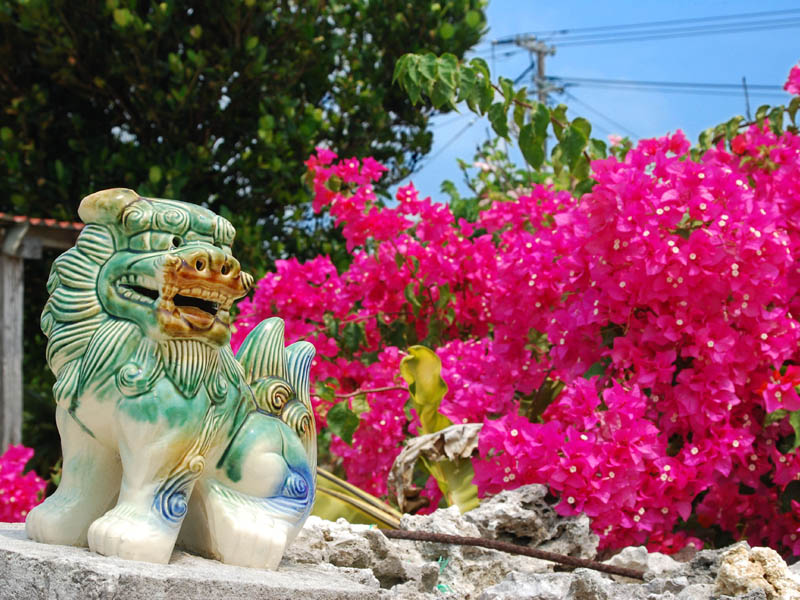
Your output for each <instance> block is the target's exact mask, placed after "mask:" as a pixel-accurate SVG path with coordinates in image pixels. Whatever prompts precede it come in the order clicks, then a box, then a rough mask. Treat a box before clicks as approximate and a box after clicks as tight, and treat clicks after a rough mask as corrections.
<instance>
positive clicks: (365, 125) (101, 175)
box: [0, 0, 485, 267]
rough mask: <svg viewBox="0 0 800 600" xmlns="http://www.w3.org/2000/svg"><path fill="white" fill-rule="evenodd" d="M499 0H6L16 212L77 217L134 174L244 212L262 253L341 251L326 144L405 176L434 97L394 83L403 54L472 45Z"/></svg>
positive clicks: (7, 193)
mask: <svg viewBox="0 0 800 600" xmlns="http://www.w3.org/2000/svg"><path fill="white" fill-rule="evenodd" d="M482 5H483V0H443V1H440V2H430V1H423V2H413V3H411V2H407V1H403V0H385V1H383V0H382V1H380V2H378V1H370V0H350V1H337V0H333V1H327V2H325V1H322V0H304V1H303V2H295V1H290V0H283V1H282V0H238V1H233V2H220V3H214V2H212V3H191V2H180V1H174V0H167V1H165V2H160V3H158V2H144V1H139V2H137V1H136V0H105V1H104V2H99V1H96V0H94V1H88V2H77V3H76V2H65V1H64V0H54V1H50V0H29V1H27V2H15V1H11V0H1V1H0V40H2V41H0V100H2V105H3V112H2V115H0V198H3V200H4V206H3V207H2V210H9V211H14V212H20V213H27V214H31V215H46V216H57V217H61V218H68V219H72V218H74V217H75V214H76V208H77V203H78V202H79V201H80V199H81V197H83V196H84V195H86V194H87V193H90V192H93V191H96V190H98V189H102V188H107V187H115V186H126V187H130V188H134V189H136V190H137V191H138V192H139V193H141V194H143V195H146V196H163V197H169V198H179V199H181V200H185V201H190V202H197V203H203V204H206V205H208V206H209V207H210V208H211V209H213V210H215V211H217V212H222V213H224V214H225V215H226V216H229V217H230V218H231V219H233V221H234V222H235V224H236V225H237V228H238V229H240V233H241V235H242V237H243V239H244V240H245V242H246V243H245V244H243V245H242V248H241V251H240V253H241V252H246V253H247V252H249V254H250V255H249V256H245V257H244V259H245V260H244V261H243V262H244V263H245V264H246V265H247V264H248V263H250V264H251V265H253V266H258V267H263V266H264V265H265V263H266V261H265V260H264V259H263V258H259V257H260V256H261V255H263V254H264V252H263V251H266V252H267V255H268V256H269V257H270V258H274V257H276V256H281V255H285V254H287V253H289V254H298V253H299V254H301V255H302V254H306V255H307V254H309V253H314V252H316V251H320V250H323V251H326V252H329V251H330V250H331V247H330V243H329V239H328V237H329V236H328V237H326V232H322V235H320V231H319V229H320V228H323V229H324V228H325V227H326V221H325V220H324V219H322V220H320V219H316V220H314V219H313V214H312V213H311V212H310V211H308V210H306V207H305V204H306V201H307V200H308V196H307V194H306V192H305V190H304V188H303V187H302V184H301V182H300V177H301V175H302V173H303V172H304V166H303V161H304V160H305V158H306V157H307V156H308V155H309V154H310V153H311V151H312V150H313V148H314V147H315V146H317V145H320V144H322V145H328V146H329V147H331V148H333V149H335V150H337V151H338V152H341V153H342V154H345V155H351V154H352V155H358V154H371V155H373V156H375V157H376V158H378V159H380V160H381V161H383V162H384V163H385V164H387V165H388V166H389V168H390V176H389V178H388V180H387V183H391V182H394V181H397V180H398V179H399V178H401V177H403V176H404V175H407V174H408V173H409V172H410V171H412V170H413V169H414V167H415V165H416V164H417V162H418V161H419V159H420V158H421V157H422V156H423V155H424V154H425V153H427V152H428V151H429V150H430V146H431V138H432V136H431V134H430V132H429V131H428V119H429V116H430V115H431V112H432V111H431V110H430V109H426V110H422V111H420V110H419V109H416V108H414V106H413V105H412V103H411V102H410V100H409V99H408V98H407V96H406V94H405V93H404V92H403V90H401V89H399V88H398V87H397V86H392V85H391V73H392V69H393V66H394V63H395V62H396V60H397V59H398V58H399V57H400V56H401V55H402V54H403V53H405V52H408V51H409V50H411V51H413V50H415V49H421V48H431V49H433V50H435V51H437V52H448V53H453V54H455V55H456V56H463V53H464V52H465V51H466V50H467V49H469V48H470V47H471V46H472V45H474V44H475V43H476V42H477V41H478V39H479V38H480V35H481V33H482V32H483V29H484V25H485V16H484V14H483V10H482ZM328 233H329V232H328ZM262 239H263V240H264V241H263V246H264V247H261V246H262V243H261V240H262ZM248 259H249V260H248ZM253 263H257V264H253Z"/></svg>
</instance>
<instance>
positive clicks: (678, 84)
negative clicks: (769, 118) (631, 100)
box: [547, 76, 783, 92]
mask: <svg viewBox="0 0 800 600" xmlns="http://www.w3.org/2000/svg"><path fill="white" fill-rule="evenodd" d="M547 79H548V80H549V81H553V82H568V83H579V84H585V83H603V84H609V85H626V86H627V85H637V86H642V87H675V88H702V89H720V90H741V89H742V84H741V83H708V82H700V81H647V80H636V79H605V78H601V77H570V76H566V77H564V76H549V77H547ZM747 89H748V90H765V91H771V92H780V91H781V90H783V88H782V87H781V86H779V85H765V84H756V83H748V84H747Z"/></svg>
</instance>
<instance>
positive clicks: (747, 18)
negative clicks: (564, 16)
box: [490, 9, 800, 45]
mask: <svg viewBox="0 0 800 600" xmlns="http://www.w3.org/2000/svg"><path fill="white" fill-rule="evenodd" d="M778 15H783V16H788V15H800V9H785V10H771V11H759V12H751V13H738V14H733V15H716V16H711V17H691V18H685V19H669V20H663V21H648V22H640V23H625V24H621V25H597V26H593V27H576V28H570V29H555V30H549V31H541V30H540V31H529V32H527V33H519V34H516V35H514V36H508V37H505V38H501V39H498V40H494V41H492V42H490V43H491V44H493V45H495V44H513V43H514V42H515V41H516V40H517V38H518V37H520V36H535V37H537V38H540V37H545V36H569V35H575V34H579V35H580V34H582V33H586V32H610V31H614V30H625V29H637V28H640V29H647V28H652V27H664V26H674V25H691V24H694V23H713V22H715V21H735V20H742V21H743V22H744V23H749V22H751V21H752V19H753V18H761V17H771V16H778ZM720 25H726V24H724V23H720ZM727 25H735V24H731V23H728V24H727Z"/></svg>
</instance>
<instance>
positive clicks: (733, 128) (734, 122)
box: [725, 115, 744, 140]
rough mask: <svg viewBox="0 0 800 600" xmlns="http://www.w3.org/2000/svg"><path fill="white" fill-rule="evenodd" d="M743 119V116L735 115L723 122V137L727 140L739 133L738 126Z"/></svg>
mask: <svg viewBox="0 0 800 600" xmlns="http://www.w3.org/2000/svg"><path fill="white" fill-rule="evenodd" d="M742 121H744V117H743V116H741V115H737V116H735V117H733V118H731V119H728V121H727V122H726V123H725V138H726V139H728V140H731V139H733V138H734V137H736V135H737V134H738V133H739V126H740V125H741V124H742Z"/></svg>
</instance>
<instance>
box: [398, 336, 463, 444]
mask: <svg viewBox="0 0 800 600" xmlns="http://www.w3.org/2000/svg"><path fill="white" fill-rule="evenodd" d="M408 353H409V354H408V356H406V357H405V358H403V360H402V361H400V375H401V376H402V377H403V379H405V381H406V383H408V391H409V393H410V394H411V404H412V406H413V407H414V409H415V410H416V411H417V415H419V420H420V424H421V425H422V428H421V431H420V433H422V434H426V433H434V432H436V431H439V430H441V429H444V428H445V427H448V426H450V425H452V422H451V421H450V419H448V418H447V417H445V416H444V415H443V414H442V413H440V412H439V406H440V405H441V403H442V398H444V395H445V394H446V393H447V384H445V382H444V380H443V379H442V376H441V372H442V362H441V361H440V360H439V357H438V356H436V353H435V352H434V351H433V350H431V349H430V348H426V347H425V346H411V348H409V349H408Z"/></svg>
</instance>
